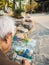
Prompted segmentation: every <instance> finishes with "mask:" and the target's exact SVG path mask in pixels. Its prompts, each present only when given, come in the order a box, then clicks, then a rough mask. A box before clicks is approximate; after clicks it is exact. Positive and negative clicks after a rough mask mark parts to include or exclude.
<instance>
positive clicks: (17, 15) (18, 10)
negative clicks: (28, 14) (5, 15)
mask: <svg viewBox="0 0 49 65" xmlns="http://www.w3.org/2000/svg"><path fill="white" fill-rule="evenodd" d="M21 12H24V10H23V9H20V8H18V9H16V10H15V11H14V16H15V17H20V16H21Z"/></svg>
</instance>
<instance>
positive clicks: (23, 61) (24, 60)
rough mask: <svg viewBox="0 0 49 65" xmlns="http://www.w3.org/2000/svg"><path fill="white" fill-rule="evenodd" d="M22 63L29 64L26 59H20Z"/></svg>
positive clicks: (23, 64)
mask: <svg viewBox="0 0 49 65" xmlns="http://www.w3.org/2000/svg"><path fill="white" fill-rule="evenodd" d="M22 65H30V62H29V61H28V60H26V59H23V60H22Z"/></svg>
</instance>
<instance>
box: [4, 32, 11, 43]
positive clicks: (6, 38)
mask: <svg viewBox="0 0 49 65" xmlns="http://www.w3.org/2000/svg"><path fill="white" fill-rule="evenodd" d="M9 38H12V33H8V34H7V35H6V36H5V37H4V40H5V41H6V42H7V40H8V39H9Z"/></svg>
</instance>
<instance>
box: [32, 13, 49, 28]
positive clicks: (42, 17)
mask: <svg viewBox="0 0 49 65" xmlns="http://www.w3.org/2000/svg"><path fill="white" fill-rule="evenodd" d="M31 16H32V19H33V20H34V21H35V22H37V23H40V24H42V25H43V26H44V27H46V28H48V29H49V14H31Z"/></svg>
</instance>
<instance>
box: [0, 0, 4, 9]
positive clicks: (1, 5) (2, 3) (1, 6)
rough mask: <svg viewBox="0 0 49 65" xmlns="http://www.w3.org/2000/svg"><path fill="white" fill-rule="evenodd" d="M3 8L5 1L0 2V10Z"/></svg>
mask: <svg viewBox="0 0 49 65" xmlns="http://www.w3.org/2000/svg"><path fill="white" fill-rule="evenodd" d="M4 6H5V0H0V9H3V8H4Z"/></svg>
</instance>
